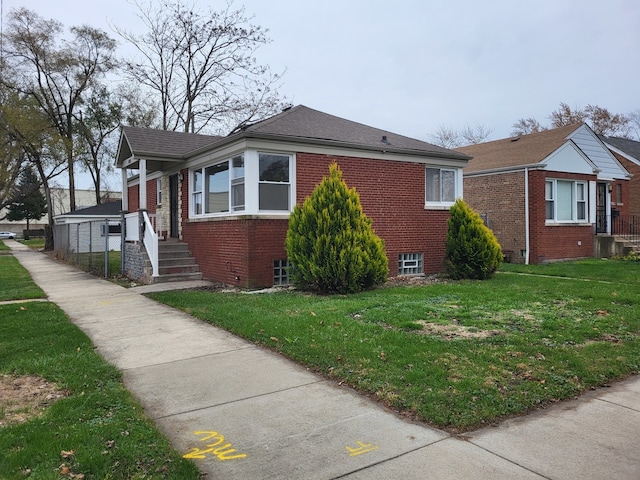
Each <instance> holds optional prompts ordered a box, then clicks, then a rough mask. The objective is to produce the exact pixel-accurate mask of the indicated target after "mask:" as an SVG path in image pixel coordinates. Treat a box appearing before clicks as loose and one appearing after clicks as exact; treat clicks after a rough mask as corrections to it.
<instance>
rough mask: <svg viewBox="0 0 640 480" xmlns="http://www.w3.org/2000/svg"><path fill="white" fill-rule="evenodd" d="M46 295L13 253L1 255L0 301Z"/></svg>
mask: <svg viewBox="0 0 640 480" xmlns="http://www.w3.org/2000/svg"><path fill="white" fill-rule="evenodd" d="M44 297H46V295H45V294H44V292H43V291H42V289H41V288H40V287H38V286H37V285H36V284H35V283H34V282H33V280H32V279H31V276H30V275H29V272H27V270H26V269H25V268H24V267H23V266H22V265H20V262H18V260H16V258H15V257H13V256H12V255H2V256H0V301H7V300H31V299H34V298H44Z"/></svg>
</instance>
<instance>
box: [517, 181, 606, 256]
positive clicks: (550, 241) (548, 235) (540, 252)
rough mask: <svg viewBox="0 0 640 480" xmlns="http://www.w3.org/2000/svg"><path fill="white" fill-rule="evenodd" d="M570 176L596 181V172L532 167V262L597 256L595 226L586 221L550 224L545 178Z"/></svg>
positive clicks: (530, 214) (530, 202) (530, 204)
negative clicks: (579, 223) (547, 220)
mask: <svg viewBox="0 0 640 480" xmlns="http://www.w3.org/2000/svg"><path fill="white" fill-rule="evenodd" d="M547 178H566V179H570V180H583V181H585V182H589V181H594V180H595V179H596V177H595V175H575V174H568V173H564V172H547V171H542V170H532V171H530V172H529V199H530V200H529V221H530V237H529V239H530V253H529V261H530V263H543V262H546V261H553V260H567V259H572V258H586V257H592V256H593V235H594V228H593V226H592V225H591V224H586V225H566V224H565V225H546V224H545V223H546V219H545V217H546V213H545V211H546V210H545V183H544V182H545V180H546V179H547Z"/></svg>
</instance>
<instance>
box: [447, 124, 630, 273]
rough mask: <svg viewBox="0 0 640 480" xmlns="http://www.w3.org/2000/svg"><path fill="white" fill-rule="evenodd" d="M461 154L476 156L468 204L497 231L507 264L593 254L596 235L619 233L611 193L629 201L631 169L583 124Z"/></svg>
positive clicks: (468, 178)
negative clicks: (614, 230)
mask: <svg viewBox="0 0 640 480" xmlns="http://www.w3.org/2000/svg"><path fill="white" fill-rule="evenodd" d="M458 151H459V152H461V153H464V154H466V155H470V156H471V157H473V158H472V160H471V161H470V162H469V163H468V165H467V166H466V167H465V168H464V192H465V195H464V197H465V201H466V202H467V203H468V204H469V205H470V206H471V207H472V208H473V209H474V210H476V211H477V212H478V213H480V214H481V215H482V216H483V217H484V218H485V220H486V221H487V223H488V225H489V226H490V227H491V228H492V229H493V231H494V233H495V235H496V237H497V238H498V241H499V242H500V244H501V246H502V249H503V252H504V254H505V258H506V260H507V261H512V262H518V263H544V262H547V261H554V260H566V259H575V258H586V257H592V256H594V254H595V253H596V249H597V248H599V247H598V243H597V242H596V239H595V235H610V234H611V233H615V232H612V230H611V225H612V224H611V214H612V200H611V198H612V196H611V192H618V191H619V192H620V198H621V202H620V203H619V204H618V203H617V204H616V207H620V208H622V207H623V206H624V208H626V205H628V202H627V203H626V204H625V202H624V199H626V197H627V196H628V195H629V191H628V188H629V181H628V179H629V173H628V172H627V171H626V170H625V169H624V168H623V167H622V165H621V164H620V162H619V161H618V160H617V159H616V158H615V157H614V156H613V154H612V153H611V152H610V151H609V150H608V149H607V148H606V147H605V145H604V144H603V143H602V141H601V140H600V139H599V138H598V136H597V135H596V134H595V133H594V132H593V131H592V130H591V129H590V128H589V127H588V126H587V125H586V124H584V123H582V124H575V125H569V126H566V127H561V128H556V129H553V130H545V131H542V132H539V133H533V134H530V135H522V136H518V137H513V138H506V139H503V140H497V141H494V142H487V143H482V144H478V145H471V146H469V147H464V148H460V149H458ZM614 213H626V212H619V211H618V212H614ZM598 251H599V250H598Z"/></svg>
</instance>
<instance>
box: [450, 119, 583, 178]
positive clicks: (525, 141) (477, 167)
mask: <svg viewBox="0 0 640 480" xmlns="http://www.w3.org/2000/svg"><path fill="white" fill-rule="evenodd" d="M582 125H584V124H582V123H576V124H573V125H567V126H566V127H560V128H554V129H553V130H545V131H542V132H538V133H531V134H529V135H520V136H518V137H511V138H505V139H502V140H496V141H493V142H487V143H480V144H478V145H470V146H468V147H463V148H458V149H456V150H457V151H458V152H461V153H464V154H466V155H470V156H472V157H473V159H472V160H471V161H470V162H469V163H468V164H467V166H466V167H465V168H464V173H472V172H481V171H490V170H499V169H508V168H512V167H521V166H532V165H537V164H539V163H541V162H542V161H543V160H544V159H545V158H547V157H548V156H549V155H550V154H551V153H553V152H554V151H556V150H557V149H558V148H560V147H561V146H562V145H563V144H564V143H565V142H566V141H567V137H568V136H569V135H571V134H572V133H573V132H574V131H576V130H577V129H578V128H580V127H581V126H582Z"/></svg>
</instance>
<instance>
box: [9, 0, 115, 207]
mask: <svg viewBox="0 0 640 480" xmlns="http://www.w3.org/2000/svg"><path fill="white" fill-rule="evenodd" d="M70 32H71V36H72V38H71V39H66V38H63V37H62V33H63V28H62V24H61V23H60V22H58V21H56V20H45V19H43V18H42V17H40V16H39V15H38V14H37V13H35V12H34V11H32V10H28V9H26V8H19V9H14V10H12V11H11V12H10V13H9V20H8V28H7V30H6V34H5V38H4V40H5V44H6V46H5V50H6V60H7V66H8V67H9V69H10V71H11V76H10V78H12V79H14V80H15V81H14V82H13V83H12V84H11V87H12V88H13V89H15V90H16V91H18V92H20V93H23V94H26V95H29V96H31V97H32V98H34V99H35V101H36V102H37V104H38V105H39V107H40V109H41V110H42V111H43V112H44V113H45V115H46V117H47V118H48V119H49V122H50V123H51V125H52V126H54V127H55V128H56V129H57V131H58V132H59V134H60V136H61V137H62V138H64V147H65V154H66V160H67V174H68V176H69V199H70V205H69V208H70V210H75V208H76V201H75V169H74V163H75V155H74V136H75V133H76V131H75V127H76V122H75V117H76V115H77V113H78V108H79V107H80V105H81V103H82V101H83V100H84V96H85V93H86V91H87V90H88V89H89V87H90V86H91V84H92V83H93V82H94V81H95V80H96V79H97V78H99V77H101V76H102V75H104V74H105V73H106V72H108V71H110V70H112V69H113V68H115V66H116V62H115V60H114V51H115V47H116V43H115V41H114V40H113V39H111V38H110V37H109V36H108V35H107V34H106V33H105V32H103V31H101V30H98V29H95V28H92V27H89V26H80V27H72V28H71V29H70ZM3 81H4V78H3Z"/></svg>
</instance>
